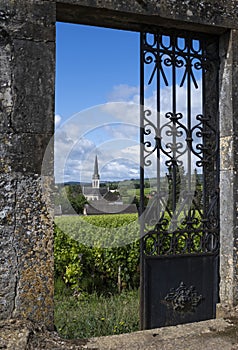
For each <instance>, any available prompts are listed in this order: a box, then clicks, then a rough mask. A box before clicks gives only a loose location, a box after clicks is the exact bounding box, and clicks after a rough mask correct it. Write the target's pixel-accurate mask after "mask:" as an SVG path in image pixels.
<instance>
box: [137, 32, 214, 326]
mask: <svg viewBox="0 0 238 350" xmlns="http://www.w3.org/2000/svg"><path fill="white" fill-rule="evenodd" d="M140 59H141V88H140V103H141V112H140V114H141V128H140V129H141V133H140V137H141V140H140V141H141V158H140V162H141V203H140V204H141V216H140V218H141V270H142V271H141V277H142V280H141V328H143V329H148V328H154V327H161V326H167V325H175V324H179V323H185V322H193V321H200V320H205V319H209V318H214V317H215V308H216V303H217V301H218V283H219V278H218V276H219V274H218V259H219V200H218V199H219V198H218V196H219V145H218V143H219V135H218V131H219V124H218V123H219V122H218V69H219V58H218V40H217V37H214V36H206V35H202V34H201V35H200V34H197V33H192V32H182V31H181V32H180V31H179V32H178V31H169V30H164V29H161V28H150V29H148V30H146V31H144V32H142V33H141V58H140ZM145 183H146V186H147V187H148V183H149V185H150V194H149V200H148V198H147V197H148V194H147V196H146V195H145ZM145 201H148V203H146V202H145Z"/></svg>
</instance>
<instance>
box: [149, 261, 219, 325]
mask: <svg viewBox="0 0 238 350" xmlns="http://www.w3.org/2000/svg"><path fill="white" fill-rule="evenodd" d="M216 270H217V259H216V257H214V256H196V257H191V256H190V257H187V256H180V257H177V258H165V259H159V258H155V259H153V258H146V259H145V271H144V273H145V278H146V284H145V285H144V288H145V291H144V294H145V305H144V313H145V324H144V325H143V328H144V329H150V328H156V327H162V326H172V325H177V324H182V323H189V322H195V321H196V322H197V321H203V320H206V319H210V318H214V317H215V303H216V291H217V288H216V286H217V280H216V278H217V275H216Z"/></svg>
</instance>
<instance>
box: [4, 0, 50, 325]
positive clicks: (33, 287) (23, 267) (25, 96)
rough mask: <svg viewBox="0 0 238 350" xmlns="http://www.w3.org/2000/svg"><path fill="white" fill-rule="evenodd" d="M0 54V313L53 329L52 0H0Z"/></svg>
mask: <svg viewBox="0 0 238 350" xmlns="http://www.w3.org/2000/svg"><path fill="white" fill-rule="evenodd" d="M0 52H1V56H0V101H1V105H0V150H1V151H0V152H1V153H0V246H1V248H0V251H1V254H0V261H1V264H0V318H1V319H4V318H10V317H18V318H22V317H23V318H30V319H32V320H35V321H41V322H44V323H45V324H46V325H48V326H51V327H52V325H53V226H52V215H51V212H50V202H49V201H50V198H49V194H50V181H51V177H52V161H53V159H51V161H50V160H49V164H48V167H47V170H46V172H45V174H42V171H41V163H42V159H43V156H44V153H45V149H46V146H47V144H48V142H49V140H50V138H51V136H52V134H53V131H54V75H55V4H54V3H52V2H50V1H49V2H48V1H29V0H27V1H22V0H18V1H3V0H1V1H0ZM42 176H43V177H42ZM43 178H44V180H46V181H45V184H47V183H49V191H43V190H42V185H41V183H42V180H43ZM45 189H46V188H45Z"/></svg>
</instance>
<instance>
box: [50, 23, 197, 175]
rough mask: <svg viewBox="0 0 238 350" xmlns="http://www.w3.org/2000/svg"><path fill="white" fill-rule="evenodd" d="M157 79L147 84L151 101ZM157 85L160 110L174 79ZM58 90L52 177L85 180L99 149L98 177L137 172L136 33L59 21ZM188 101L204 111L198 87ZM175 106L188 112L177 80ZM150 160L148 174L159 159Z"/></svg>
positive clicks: (167, 100) (168, 99)
mask: <svg viewBox="0 0 238 350" xmlns="http://www.w3.org/2000/svg"><path fill="white" fill-rule="evenodd" d="M148 68H149V69H151V67H148ZM152 69H153V67H152ZM169 69H170V68H168V71H167V73H166V74H167V75H168V76H169V74H170V71H169ZM183 72H184V71H183V70H180V71H179V72H178V80H179V79H180V78H181V77H182V75H181V74H183ZM150 75H151V71H148V72H146V77H147V76H148V79H149V77H150ZM196 78H197V80H198V81H199V79H200V77H199V74H198V75H197V77H196ZM180 80H181V79H180ZM155 81H156V79H154V81H153V82H152V84H151V85H150V87H148V86H145V98H146V100H145V103H146V105H148V106H149V108H151V109H153V108H154V106H155V101H156V94H155V91H156V86H155ZM161 87H162V89H161V101H162V103H163V112H162V113H161V114H162V118H164V116H165V113H166V112H168V111H171V87H170V86H169V87H165V85H164V84H162V86H161ZM55 97H56V101H55V115H56V118H55V125H56V134H55V178H56V182H67V181H83V182H84V181H87V182H90V181H91V178H92V172H93V164H94V159H95V155H96V154H97V155H98V161H99V171H100V175H101V180H103V181H106V180H123V179H131V178H138V177H139V148H140V147H139V137H138V135H139V33H136V32H127V31H119V30H112V29H106V28H99V27H91V26H82V25H74V24H65V23H57V32H56V96H55ZM184 101H185V102H184ZM192 103H193V111H194V114H198V113H201V89H198V90H195V89H193V90H192ZM177 110H178V111H180V112H181V113H183V114H184V115H185V118H186V86H184V87H182V88H180V87H178V88H177ZM153 115H154V117H156V113H153ZM153 165H154V166H152V167H150V169H148V171H147V172H146V176H147V177H154V176H155V169H156V166H155V165H156V159H154V162H153ZM165 170H166V169H165Z"/></svg>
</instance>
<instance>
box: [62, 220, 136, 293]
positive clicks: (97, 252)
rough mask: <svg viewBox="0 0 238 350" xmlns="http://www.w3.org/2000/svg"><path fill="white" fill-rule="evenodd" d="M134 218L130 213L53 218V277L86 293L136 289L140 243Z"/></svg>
mask: <svg viewBox="0 0 238 350" xmlns="http://www.w3.org/2000/svg"><path fill="white" fill-rule="evenodd" d="M135 219H136V215H134V214H127V215H126V214H125V215H119V214H118V215H98V216H88V217H60V218H56V226H55V274H56V277H61V278H62V279H63V280H64V281H65V283H66V284H67V285H69V286H71V287H72V288H73V289H75V290H80V291H87V292H90V293H91V292H93V291H94V290H97V291H98V292H106V291H110V292H114V291H116V290H118V289H119V290H121V289H134V288H138V286H139V257H140V251H139V250H140V244H139V239H138V237H139V226H138V223H137V221H136V220H135ZM125 241H127V243H125Z"/></svg>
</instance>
